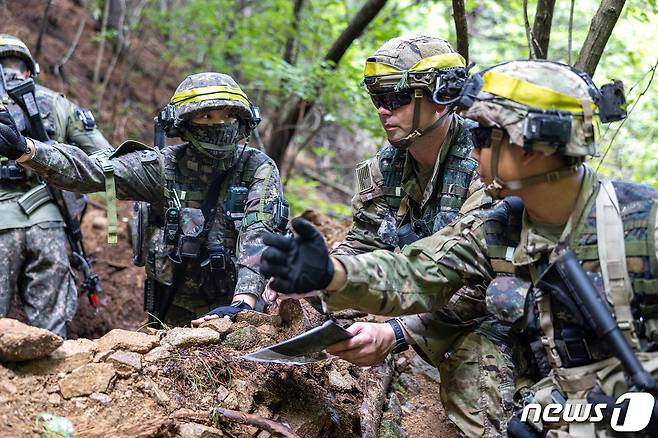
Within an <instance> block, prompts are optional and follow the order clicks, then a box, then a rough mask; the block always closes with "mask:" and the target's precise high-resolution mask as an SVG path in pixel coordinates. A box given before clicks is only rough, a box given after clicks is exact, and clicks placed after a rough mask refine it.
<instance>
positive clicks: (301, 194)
mask: <svg viewBox="0 0 658 438" xmlns="http://www.w3.org/2000/svg"><path fill="white" fill-rule="evenodd" d="M319 186H320V183H319V182H317V181H313V180H310V179H308V178H304V177H303V176H300V175H294V176H292V177H290V179H289V180H288V182H287V184H286V187H285V196H286V199H287V200H288V202H289V203H290V210H291V213H290V217H291V218H292V217H295V216H299V215H300V214H302V213H303V212H304V210H306V209H307V208H313V209H315V210H318V211H320V212H321V213H324V214H327V215H329V216H334V217H341V218H346V217H350V216H351V215H352V212H351V210H350V207H349V206H348V205H345V204H343V203H341V202H331V201H327V200H326V199H324V198H322V197H321V196H320V195H319V194H318V190H317V188H318V187H319Z"/></svg>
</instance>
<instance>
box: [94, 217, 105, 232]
mask: <svg viewBox="0 0 658 438" xmlns="http://www.w3.org/2000/svg"><path fill="white" fill-rule="evenodd" d="M107 224H108V221H107V218H106V217H105V216H96V217H94V218H93V219H92V220H91V227H92V228H93V229H94V230H105V229H107Z"/></svg>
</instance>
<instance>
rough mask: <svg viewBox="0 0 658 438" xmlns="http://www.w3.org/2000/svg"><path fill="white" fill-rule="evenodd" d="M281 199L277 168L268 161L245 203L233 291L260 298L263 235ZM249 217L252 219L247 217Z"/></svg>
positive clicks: (262, 283)
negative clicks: (236, 279) (236, 278)
mask: <svg viewBox="0 0 658 438" xmlns="http://www.w3.org/2000/svg"><path fill="white" fill-rule="evenodd" d="M282 198H283V193H282V189H281V180H280V178H279V170H278V169H277V167H276V164H274V162H273V161H272V160H268V161H266V162H265V163H263V164H262V165H261V166H260V167H259V168H258V169H257V170H256V173H255V174H254V181H253V182H252V184H251V186H250V187H249V194H248V196H247V202H246V205H245V218H244V220H243V221H242V227H241V228H240V234H239V236H238V254H237V256H238V281H237V285H236V287H235V294H252V295H255V296H257V297H260V296H261V294H262V293H263V289H264V288H265V279H264V278H263V276H262V275H260V272H259V269H260V256H261V254H262V253H263V251H264V250H265V246H264V245H263V236H264V234H265V233H266V232H267V231H271V230H272V217H273V214H274V212H275V210H276V209H277V208H278V204H279V200H280V199H282ZM251 218H253V219H251Z"/></svg>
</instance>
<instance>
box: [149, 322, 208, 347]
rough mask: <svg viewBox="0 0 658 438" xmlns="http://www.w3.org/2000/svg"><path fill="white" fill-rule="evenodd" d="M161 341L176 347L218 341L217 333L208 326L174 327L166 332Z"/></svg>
mask: <svg viewBox="0 0 658 438" xmlns="http://www.w3.org/2000/svg"><path fill="white" fill-rule="evenodd" d="M162 342H163V343H167V344H170V345H173V346H174V347H177V348H185V347H191V346H193V345H204V344H214V343H215V342H219V333H217V332H216V331H215V330H212V329H210V328H187V327H175V328H173V329H171V330H169V331H168V332H167V336H165V338H164V339H163V340H162Z"/></svg>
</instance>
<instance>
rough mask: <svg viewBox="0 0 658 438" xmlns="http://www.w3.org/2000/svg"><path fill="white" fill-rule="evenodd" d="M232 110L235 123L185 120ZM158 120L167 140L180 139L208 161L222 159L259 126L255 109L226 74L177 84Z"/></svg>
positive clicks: (200, 75) (200, 76) (201, 76)
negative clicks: (209, 123)
mask: <svg viewBox="0 0 658 438" xmlns="http://www.w3.org/2000/svg"><path fill="white" fill-rule="evenodd" d="M223 108H232V109H234V110H235V115H236V117H237V120H236V122H235V123H225V124H221V125H208V126H201V125H193V124H191V123H189V120H190V119H191V118H192V117H194V116H196V115H198V114H199V113H202V112H204V111H211V110H216V109H223ZM160 120H161V122H162V125H164V126H163V127H164V129H165V130H166V132H167V135H168V136H170V137H171V136H182V137H183V138H185V139H186V140H188V141H190V142H191V143H192V144H193V145H194V146H196V147H197V149H198V150H199V151H200V152H201V153H202V154H203V155H206V156H207V157H209V158H222V157H225V156H227V155H229V154H230V152H232V151H233V150H234V149H235V145H236V144H237V142H238V141H240V140H242V139H244V138H246V137H248V136H249V135H250V133H251V131H252V130H253V129H254V128H255V127H256V126H257V125H258V123H259V122H260V117H259V113H258V108H257V107H255V106H254V105H252V104H251V102H250V101H249V98H248V97H247V95H246V94H245V92H244V91H242V89H241V88H240V86H239V85H238V84H237V82H235V80H234V79H233V78H232V77H231V76H229V75H226V74H223V73H215V72H206V73H197V74H193V75H190V76H188V77H186V78H185V79H184V80H183V82H181V83H180V85H179V86H178V88H176V92H175V93H174V95H173V96H172V98H171V100H170V102H169V104H168V105H167V107H166V108H165V110H164V111H163V112H162V113H161V117H160Z"/></svg>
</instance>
